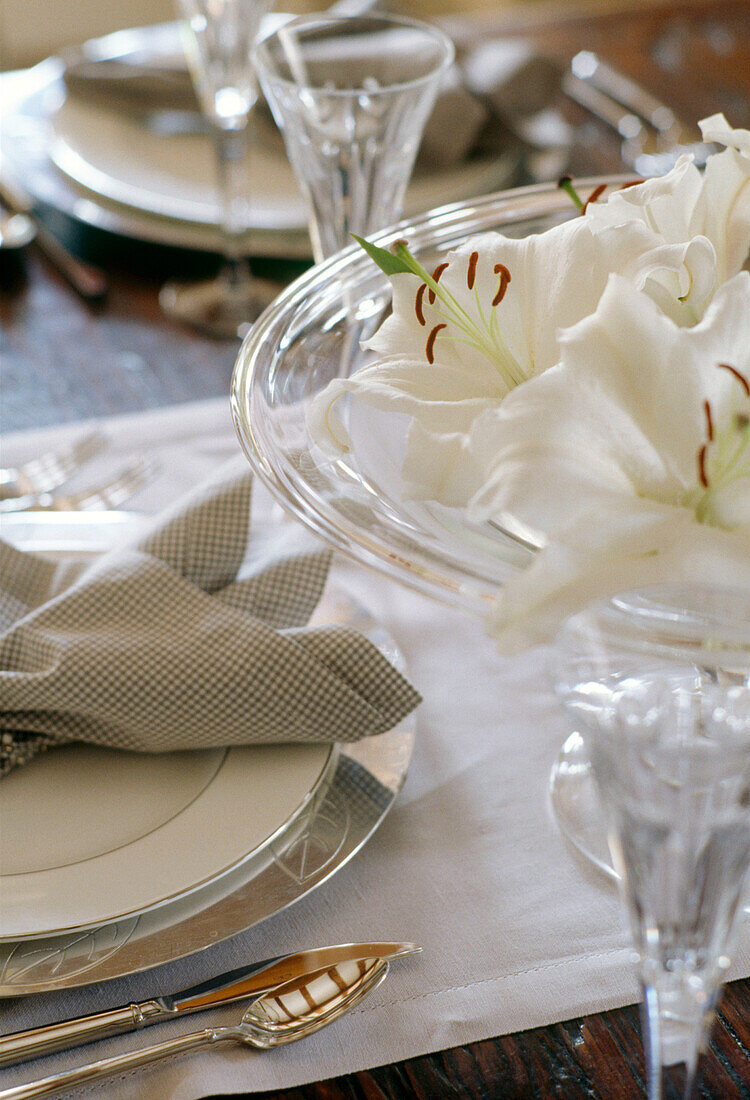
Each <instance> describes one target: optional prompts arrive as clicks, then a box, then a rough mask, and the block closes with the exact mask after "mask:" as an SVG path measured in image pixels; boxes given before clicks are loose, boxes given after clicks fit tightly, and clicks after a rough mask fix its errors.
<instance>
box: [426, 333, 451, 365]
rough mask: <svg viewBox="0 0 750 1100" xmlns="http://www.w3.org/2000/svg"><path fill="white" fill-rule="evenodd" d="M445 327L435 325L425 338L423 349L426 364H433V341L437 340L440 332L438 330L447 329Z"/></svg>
mask: <svg viewBox="0 0 750 1100" xmlns="http://www.w3.org/2000/svg"><path fill="white" fill-rule="evenodd" d="M447 327H448V326H447V325H446V324H440V325H435V327H434V329H433V330H432V331H431V332H430V335H429V336H428V337H427V346H426V347H425V354H426V355H427V362H428V363H434V362H435V352H434V348H435V340H436V339H437V334H438V333H439V332H440V330H441V329H442V328H447Z"/></svg>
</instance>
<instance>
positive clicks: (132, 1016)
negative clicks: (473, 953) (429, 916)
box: [0, 942, 422, 1066]
mask: <svg viewBox="0 0 750 1100" xmlns="http://www.w3.org/2000/svg"><path fill="white" fill-rule="evenodd" d="M421 950H422V948H421V947H419V945H418V944H415V943H388V942H385V943H383V942H377V943H342V944H336V945H335V946H332V947H318V948H313V949H312V950H309V951H295V952H294V953H292V954H290V955H278V956H277V957H276V958H273V959H264V960H263V961H262V962H255V963H251V964H250V965H248V966H243V967H240V968H239V969H237V970H232V971H229V972H228V973H225V974H217V975H216V976H215V977H213V978H209V979H208V981H205V982H201V983H200V984H199V985H194V986H191V987H190V988H189V989H182V990H180V991H179V992H177V993H164V994H162V995H161V996H157V997H152V998H150V999H149V1000H148V1001H141V1002H140V1003H139V1004H128V1005H122V1006H121V1007H120V1008H113V1009H109V1010H108V1011H106V1012H97V1013H95V1014H94V1015H92V1016H79V1017H77V1018H76V1019H73V1020H61V1021H60V1022H59V1023H55V1024H45V1025H44V1026H42V1027H33V1028H30V1029H29V1030H27V1031H17V1032H15V1033H14V1034H12V1035H0V1066H12V1065H16V1064H17V1063H18V1062H24V1061H27V1060H28V1059H29V1058H36V1057H38V1056H40V1055H43V1054H51V1053H52V1052H53V1051H56V1050H70V1049H71V1048H72V1047H74V1046H79V1045H81V1044H84V1043H92V1042H94V1041H95V1040H97V1039H106V1038H108V1037H110V1036H112V1035H122V1034H123V1033H124V1032H127V1031H136V1030H139V1029H140V1028H142V1027H146V1026H148V1025H150V1024H158V1023H161V1022H162V1021H163V1020H172V1019H174V1018H175V1017H177V1016H186V1015H188V1014H189V1013H192V1012H204V1011H205V1010H206V1009H209V1008H216V1007H217V1006H218V1005H223V1004H232V1003H234V1002H235V1001H241V1000H247V999H248V998H255V997H259V996H261V995H262V994H266V993H268V991H269V990H271V989H274V988H276V987H277V986H278V985H280V984H281V983H285V982H290V981H293V980H294V981H299V980H303V979H304V978H305V977H309V976H310V975H311V974H318V973H322V972H325V971H331V969H332V968H334V967H341V966H344V965H346V964H349V963H359V962H361V961H363V960H366V959H374V958H378V959H380V960H381V961H388V962H389V961H391V960H392V959H400V958H404V957H405V956H406V955H414V954H417V953H418V952H420V951H421Z"/></svg>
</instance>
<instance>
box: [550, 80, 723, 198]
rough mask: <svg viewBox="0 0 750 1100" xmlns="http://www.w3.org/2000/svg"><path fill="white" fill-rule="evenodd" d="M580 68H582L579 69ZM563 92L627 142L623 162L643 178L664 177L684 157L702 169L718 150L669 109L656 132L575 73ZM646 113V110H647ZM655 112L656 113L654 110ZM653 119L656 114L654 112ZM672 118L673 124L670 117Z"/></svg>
mask: <svg viewBox="0 0 750 1100" xmlns="http://www.w3.org/2000/svg"><path fill="white" fill-rule="evenodd" d="M579 68H580V66H579ZM561 87H562V90H563V92H565V94H566V95H567V96H569V97H570V98H571V99H573V100H575V102H576V103H578V104H580V106H581V107H584V108H585V109H586V110H587V111H589V112H590V113H591V114H592V115H593V116H594V118H597V119H599V121H600V122H604V123H605V124H606V125H607V126H610V127H611V128H612V129H613V130H615V131H616V132H617V133H618V134H619V135H620V137H621V138H622V139H623V140H622V144H621V146H620V155H621V156H622V159H623V162H624V163H625V164H627V165H628V166H629V167H631V168H634V169H635V171H636V172H637V173H638V175H640V176H663V175H664V174H665V173H666V172H669V171H670V170H671V169H672V168H674V165H675V163H676V162H677V158H678V157H679V156H681V155H682V154H683V153H688V154H690V155H691V156H692V157H693V160H694V162H695V163H696V165H698V167H702V166H703V165H704V164H705V163H706V160H707V159H708V157H709V156H710V155H711V154H712V153H715V152H716V146H715V145H712V144H709V143H707V142H704V141H702V140H701V137H700V134H699V132H698V131H697V129H695V130H694V129H692V128H690V127H687V126H685V125H684V124H683V123H680V122H679V120H677V119H676V117H675V116H674V114H673V113H672V112H671V111H670V109H669V108H668V107H666V106H665V105H662V107H663V112H664V114H663V118H662V121H663V126H662V128H660V129H656V128H655V127H654V125H653V124H652V123H651V122H648V121H646V120H645V119H644V118H643V117H642V116H641V115H639V114H638V113H637V112H636V111H634V110H632V109H631V108H630V107H629V106H627V107H626V106H623V104H622V103H621V102H619V101H618V100H617V99H614V98H613V97H612V96H611V95H610V94H609V93H608V92H606V91H604V90H603V89H602V88H600V87H598V86H597V85H596V84H595V83H593V82H592V80H591V79H590V78H589V77H586V78H582V77H581V76H579V75H577V74H576V73H575V72H573V71H572V70H571V71H569V72H566V73H565V74H564V75H563V78H562V83H561ZM643 110H644V112H645V107H644V108H643ZM654 110H655V109H654ZM651 113H652V115H653V113H654V112H653V111H652V112H651ZM670 115H671V120H672V121H671V122H670V120H669V116H670Z"/></svg>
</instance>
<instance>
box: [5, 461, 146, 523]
mask: <svg viewBox="0 0 750 1100" xmlns="http://www.w3.org/2000/svg"><path fill="white" fill-rule="evenodd" d="M156 470H157V467H156V464H155V463H154V462H152V461H151V460H150V459H147V458H141V459H138V461H137V462H132V463H131V464H130V465H129V466H126V467H125V469H124V470H121V471H120V472H119V473H118V474H117V475H116V476H115V477H113V478H110V479H108V480H107V481H104V482H102V483H101V484H99V485H95V486H91V487H89V488H87V489H80V490H79V491H77V492H74V493H28V494H26V495H25V496H18V497H7V498H6V499H5V500H0V514H2V513H7V512H27V511H28V512H31V511H33V512H49V511H54V512H59V511H62V512H74V511H97V510H99V509H109V508H119V506H120V505H121V504H123V503H124V502H125V501H126V500H128V499H129V498H130V497H132V496H133V494H134V493H135V492H137V490H138V489H141V488H143V486H144V485H145V484H147V482H148V481H150V480H151V478H152V477H153V476H154V474H155V473H156Z"/></svg>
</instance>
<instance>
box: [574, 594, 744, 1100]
mask: <svg viewBox="0 0 750 1100" xmlns="http://www.w3.org/2000/svg"><path fill="white" fill-rule="evenodd" d="M562 653H563V655H564V657H563V667H562V676H561V683H560V689H561V691H562V694H563V696H564V698H565V700H566V705H567V709H568V712H569V714H570V715H571V718H572V721H573V723H574V725H575V728H576V729H577V730H578V731H579V732H580V733H581V734H582V735H583V739H584V742H585V745H586V748H587V750H588V752H589V753H590V756H591V763H592V766H593V772H594V776H595V778H596V782H597V785H598V788H599V792H600V795H601V801H602V806H603V808H604V811H605V816H606V819H607V825H608V834H609V844H610V848H611V851H612V857H613V860H614V864H615V868H616V870H617V872H618V874H619V877H620V884H621V888H622V893H623V896H624V899H625V901H626V903H627V906H628V910H629V914H630V923H631V928H632V932H633V939H634V942H635V946H636V949H637V952H638V957H639V975H640V979H641V984H642V987H643V993H644V1002H643V1023H644V1040H645V1046H646V1054H647V1073H648V1095H649V1100H661V1098H662V1097H663V1096H664V1095H665V1094H666V1089H667V1087H668V1079H667V1076H666V1069H667V1067H668V1066H673V1065H678V1064H683V1065H684V1067H685V1068H684V1073H683V1087H682V1090H681V1095H683V1096H684V1097H685V1098H688V1097H692V1096H693V1095H694V1090H695V1087H696V1080H697V1065H698V1057H699V1055H700V1054H701V1052H702V1051H703V1050H704V1049H705V1047H706V1044H707V1042H708V1035H709V1031H710V1027H711V1023H712V1019H713V1013H714V1008H715V1006H716V1002H717V1000H718V996H719V992H720V987H721V983H722V981H723V979H724V977H725V974H726V970H727V967H728V966H729V961H730V959H729V955H730V952H731V947H732V939H733V936H732V932H733V929H734V928H735V927H736V925H735V918H736V915H737V913H738V909H739V906H740V902H741V899H742V897H743V894H744V893H745V891H746V885H747V881H748V868H749V867H750V597H748V594H747V593H744V592H736V591H733V590H729V589H722V588H717V587H713V586H710V585H706V586H704V587H695V586H685V585H682V586H680V585H676V584H675V585H672V586H666V587H663V588H661V589H658V590H646V591H643V592H640V593H629V594H627V595H626V596H624V597H620V598H618V599H616V600H613V601H611V602H609V603H607V602H603V603H601V604H599V605H595V606H594V607H593V608H591V609H589V610H588V611H587V612H584V613H581V614H580V615H578V616H576V617H575V618H574V619H572V620H570V622H569V623H568V624H567V626H566V628H565V630H564V631H563V634H562Z"/></svg>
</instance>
